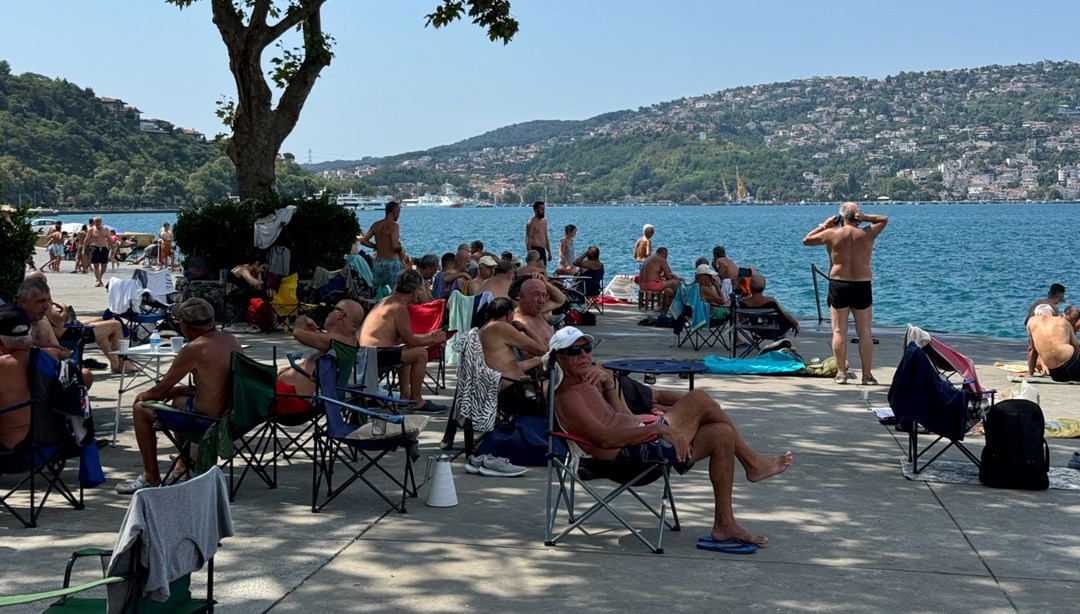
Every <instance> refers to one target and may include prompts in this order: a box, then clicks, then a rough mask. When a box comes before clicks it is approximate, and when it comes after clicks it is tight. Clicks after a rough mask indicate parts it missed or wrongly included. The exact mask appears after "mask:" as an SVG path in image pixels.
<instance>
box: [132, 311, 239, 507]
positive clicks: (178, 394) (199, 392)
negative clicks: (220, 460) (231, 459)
mask: <svg viewBox="0 0 1080 614" xmlns="http://www.w3.org/2000/svg"><path fill="white" fill-rule="evenodd" d="M176 312H177V316H178V318H179V320H180V332H181V333H183V335H184V338H185V339H187V343H185V344H184V348H183V349H182V350H180V353H179V354H177V355H176V359H175V360H173V363H172V366H171V367H169V370H168V372H166V373H165V376H164V377H162V378H161V381H160V382H158V383H157V385H155V386H154V387H153V388H151V389H149V390H147V391H145V392H142V393H140V394H139V395H138V396H136V397H135V405H134V420H135V440H136V441H137V442H138V444H139V456H140V457H141V458H142V466H143V470H142V473H140V474H139V475H138V476H136V477H135V479H133V480H128V481H126V482H120V483H119V484H117V485H116V492H118V493H120V494H122V495H130V494H132V493H134V492H135V491H137V490H141V489H143V488H148V487H152V486H159V485H161V471H160V469H159V468H158V455H157V433H156V432H155V431H154V419H155V413H154V411H153V410H152V409H150V408H149V407H145V406H144V405H143V402H144V401H162V402H168V403H170V404H171V405H172V406H173V407H175V408H177V409H179V410H181V411H183V412H185V413H189V414H198V415H201V416H209V417H211V418H220V417H221V415H222V414H224V413H225V410H226V409H227V408H228V405H229V377H230V374H231V371H232V365H231V362H232V354H233V352H236V353H238V354H243V353H244V350H243V348H241V347H240V344H239V343H238V342H237V341H236V338H234V337H233V336H232V335H230V334H229V333H225V332H222V331H219V330H217V329H216V328H215V325H214V308H213V307H211V306H210V303H207V302H206V301H204V300H203V299H201V298H189V299H188V300H186V301H184V302H183V303H181V304H180V305H179V307H178V308H177V309H176ZM188 375H190V376H191V379H192V382H193V383H194V386H187V385H181V384H180V382H181V381H183V380H184V379H185V378H186V377H188ZM160 419H161V420H162V422H163V423H165V424H166V426H172V427H175V428H176V429H177V430H178V429H181V428H183V427H184V426H185V425H186V424H189V421H188V420H184V419H177V418H175V417H173V416H166V415H165V414H162V416H161V418H160ZM207 452H208V453H212V452H211V451H209V450H208V451H207ZM177 469H178V470H180V471H183V469H181V468H179V467H178V468H177ZM184 469H186V468H184Z"/></svg>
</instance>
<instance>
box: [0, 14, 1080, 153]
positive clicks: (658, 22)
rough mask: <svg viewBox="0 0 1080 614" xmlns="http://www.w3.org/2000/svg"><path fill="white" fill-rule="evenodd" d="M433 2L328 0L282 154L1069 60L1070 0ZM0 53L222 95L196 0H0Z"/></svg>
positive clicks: (193, 107)
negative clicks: (184, 3) (721, 96)
mask: <svg viewBox="0 0 1080 614" xmlns="http://www.w3.org/2000/svg"><path fill="white" fill-rule="evenodd" d="M438 3H439V2H438V0H379V1H376V0H330V1H329V2H327V4H326V7H325V8H324V17H323V23H324V24H325V28H326V30H327V31H328V32H329V33H331V34H332V35H333V36H334V37H335V39H336V40H337V46H336V47H335V53H336V57H335V59H334V61H333V63H332V64H331V65H330V66H329V67H328V68H327V69H325V70H324V71H323V73H322V77H321V78H320V79H319V81H318V83H317V84H316V86H315V89H314V91H313V92H312V95H311V97H310V98H309V99H308V102H307V105H306V106H305V108H304V111H303V114H302V115H301V118H300V122H299V124H298V125H297V127H296V129H295V130H294V132H293V133H292V135H291V136H290V137H289V139H288V140H287V141H286V142H285V146H284V147H283V151H286V152H292V153H294V154H296V156H297V157H298V158H299V159H300V160H301V161H306V160H307V159H308V150H310V151H311V158H312V160H313V161H315V162H320V161H324V160H332V159H355V158H360V157H362V156H365V155H388V154H395V153H402V152H406V151H414V150H418V149H426V148H428V147H432V146H436V145H444V144H448V143H452V142H455V141H459V140H461V139H465V138H468V137H471V136H475V135H478V134H481V133H483V132H486V131H488V130H492V129H495V128H499V127H501V126H505V125H509V124H513V123H518V122H524V121H530V120H534V119H585V118H588V117H592V116H594V115H597V114H600V113H604V112H608V111H615V110H620V109H634V108H637V107H640V106H646V105H649V104H652V103H655V102H662V101H666V100H672V99H676V98H680V97H683V96H694V95H699V94H707V93H711V92H716V91H719V90H722V89H725V88H729V87H735V86H739V85H753V84H757V83H771V82H776V81H786V80H789V79H797V78H803V77H811V76H830V75H844V76H868V77H874V78H880V77H884V76H886V75H891V74H896V73H898V72H900V71H905V70H908V71H921V70H930V69H937V68H940V69H948V68H963V67H975V66H983V65H987V64H1017V63H1027V62H1033V61H1038V60H1043V59H1049V60H1073V61H1080V36H1077V35H1076V24H1077V23H1080V3H1074V2H1062V1H1060V0H1059V1H1056V2H1045V1H1042V0H1029V1H1026V2H1016V1H1015V0H1013V1H1009V2H1006V1H999V0H982V1H970V0H934V1H925V0H909V1H908V2H902V3H895V2H876V1H867V0H844V1H833V2H805V1H804V2H798V1H795V0H791V1H787V2H782V1H777V0H755V1H754V2H748V1H743V2H735V1H724V0H698V1H692V0H667V1H666V2H660V1H656V0H653V1H646V0H514V1H513V3H512V6H513V11H512V12H513V14H514V16H515V17H517V18H518V20H519V21H520V22H521V31H520V32H519V33H518V35H517V37H516V38H515V39H514V40H513V42H511V43H510V44H509V45H506V46H503V45H502V44H499V43H492V42H489V41H488V40H487V38H486V36H485V35H484V33H483V32H482V31H481V30H480V29H479V28H478V27H476V26H473V25H472V24H470V23H467V22H466V23H456V24H453V25H451V26H450V27H448V28H443V29H441V30H434V29H432V28H425V27H424V15H425V14H427V13H429V12H431V10H432V9H433V8H434V7H435V6H436V5H437V4H438ZM2 15H3V22H4V28H3V30H4V32H3V35H0V59H4V60H7V61H8V62H9V63H10V64H11V67H12V71H13V72H15V73H23V72H34V73H39V74H43V75H46V76H49V77H62V78H65V79H67V80H69V81H71V82H74V83H77V84H78V85H80V86H83V87H90V88H92V89H93V90H94V92H95V93H96V94H97V95H98V96H111V97H114V98H121V99H123V100H125V101H127V102H128V103H130V104H133V105H135V106H137V107H138V108H139V109H140V110H142V111H143V117H152V118H160V119H166V120H169V121H171V122H173V123H175V124H177V125H180V126H184V127H190V128H195V129H196V130H199V131H201V132H204V133H206V134H207V135H208V136H212V135H214V134H215V133H218V132H221V131H223V130H224V127H223V126H221V124H220V122H219V120H218V119H217V117H216V116H215V115H214V103H215V101H217V100H218V99H219V98H220V97H222V96H223V95H224V96H231V95H233V93H234V91H235V90H234V87H233V83H232V77H231V75H230V74H229V71H228V63H227V59H226V52H225V47H224V45H223V43H222V42H221V39H220V38H219V36H218V33H217V30H216V28H215V27H214V25H213V23H212V22H211V18H210V5H209V1H208V0H203V1H202V2H197V3H195V4H194V5H193V6H191V7H190V8H188V9H185V10H183V11H181V10H179V9H178V8H176V7H175V6H173V5H170V4H166V3H165V2H164V1H163V0H126V1H122V0H93V1H89V0H34V1H32V2H15V1H13V0H7V1H5V2H3V4H2Z"/></svg>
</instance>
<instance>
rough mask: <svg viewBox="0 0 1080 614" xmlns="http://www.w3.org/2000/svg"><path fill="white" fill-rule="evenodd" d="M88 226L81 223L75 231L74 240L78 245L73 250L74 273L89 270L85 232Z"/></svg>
mask: <svg viewBox="0 0 1080 614" xmlns="http://www.w3.org/2000/svg"><path fill="white" fill-rule="evenodd" d="M89 228H90V226H89V225H88V224H83V225H82V228H80V229H79V232H77V233H75V242H76V243H77V244H78V245H79V247H78V249H77V250H76V251H75V272H76V273H89V272H90V250H88V249H87V248H86V232H87V230H88V229H89Z"/></svg>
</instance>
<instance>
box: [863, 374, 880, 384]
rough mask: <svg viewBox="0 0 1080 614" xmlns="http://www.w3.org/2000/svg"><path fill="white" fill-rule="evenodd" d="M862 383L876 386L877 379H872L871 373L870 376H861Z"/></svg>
mask: <svg viewBox="0 0 1080 614" xmlns="http://www.w3.org/2000/svg"><path fill="white" fill-rule="evenodd" d="M862 384H863V386H877V385H878V381H877V380H876V379H874V376H873V375H871V376H870V377H866V376H863V378H862Z"/></svg>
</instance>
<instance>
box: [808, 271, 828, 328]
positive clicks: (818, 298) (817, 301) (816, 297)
mask: <svg viewBox="0 0 1080 614" xmlns="http://www.w3.org/2000/svg"><path fill="white" fill-rule="evenodd" d="M818 275H821V277H822V278H824V279H826V280H828V279H829V276H828V275H826V274H825V272H824V271H822V270H821V269H819V268H817V265H816V264H813V263H811V264H810V280H811V281H813V282H814V306H815V307H817V322H818V324H821V323H822V322H824V321H825V318H823V317H822V316H821V291H820V290H819V289H818V283H817V276H818Z"/></svg>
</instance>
